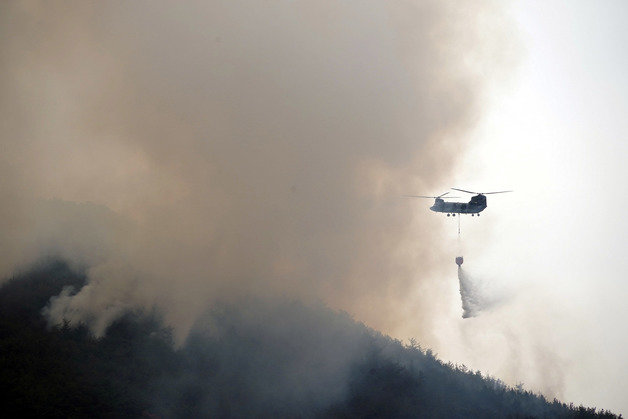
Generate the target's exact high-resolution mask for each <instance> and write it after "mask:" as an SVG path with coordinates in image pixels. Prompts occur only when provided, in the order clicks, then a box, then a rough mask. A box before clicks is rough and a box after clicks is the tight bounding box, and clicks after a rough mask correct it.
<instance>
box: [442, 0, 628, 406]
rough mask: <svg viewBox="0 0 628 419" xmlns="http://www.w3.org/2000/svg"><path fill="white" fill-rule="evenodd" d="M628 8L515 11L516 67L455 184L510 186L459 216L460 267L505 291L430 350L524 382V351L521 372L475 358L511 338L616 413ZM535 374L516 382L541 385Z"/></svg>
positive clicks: (627, 245)
mask: <svg viewBox="0 0 628 419" xmlns="http://www.w3.org/2000/svg"><path fill="white" fill-rule="evenodd" d="M627 12H628V6H627V5H626V4H625V3H624V2H620V1H608V2H588V1H579V2H569V3H565V2H551V1H550V2H547V1H539V2H534V1H531V2H529V1H525V2H523V1H522V2H513V3H512V4H511V6H510V8H509V12H508V13H509V15H510V16H511V17H512V18H513V19H514V20H515V22H516V26H517V29H518V35H519V39H520V42H521V45H522V53H521V54H520V59H521V61H520V62H519V67H518V68H517V70H516V71H515V72H513V73H512V78H511V79H509V80H507V81H506V82H505V83H502V84H501V85H500V86H499V87H497V88H495V89H493V91H492V92H491V94H490V98H488V99H487V101H486V105H487V109H488V111H487V113H486V114H485V115H484V116H483V117H482V118H481V121H480V122H479V124H478V126H477V127H476V129H475V130H474V131H473V133H472V134H471V135H472V136H473V137H474V140H473V141H472V144H473V146H472V148H471V150H469V151H468V153H466V155H465V162H464V164H462V165H461V166H460V168H459V169H458V170H457V173H456V175H455V177H454V183H453V184H452V185H451V186H453V187H458V188H464V189H471V190H479V191H493V190H504V189H513V190H515V192H514V193H512V194H504V195H494V196H489V199H488V208H487V210H486V211H485V212H484V213H483V216H482V217H481V218H480V219H469V217H466V218H463V220H462V238H461V241H462V243H463V248H464V252H463V253H464V256H465V265H464V266H465V267H466V268H467V269H468V270H469V271H471V272H473V273H475V275H476V276H478V277H480V278H484V277H485V278H486V280H487V281H488V282H489V283H490V284H491V285H490V286H491V287H494V288H500V287H501V288H503V287H506V288H509V291H508V292H509V293H510V292H512V293H514V296H513V297H512V298H511V299H510V300H508V301H507V302H505V303H504V304H503V305H502V306H501V307H499V308H497V309H495V310H494V314H491V315H489V316H487V317H486V318H481V317H479V318H477V319H473V321H475V322H476V323H478V324H474V325H471V324H468V323H464V322H463V323H461V324H459V325H457V326H452V325H451V324H449V323H448V322H446V321H444V320H443V322H442V324H441V327H443V328H448V329H449V330H456V327H459V329H457V330H456V331H455V332H451V335H450V337H449V339H451V340H450V341H449V342H446V339H445V340H444V341H443V342H441V343H439V344H438V346H439V347H441V348H442V350H441V353H442V354H443V356H444V357H445V358H450V359H452V360H453V359H458V360H461V359H467V360H468V364H467V365H469V364H471V365H472V366H473V367H476V368H480V369H482V370H485V369H489V370H492V371H500V373H498V374H497V375H498V376H506V377H511V380H512V379H514V380H521V379H522V377H523V376H525V375H526V373H524V372H523V370H525V368H526V367H527V366H529V364H527V363H529V362H531V361H530V359H526V356H523V357H522V359H521V360H520V365H519V368H521V370H519V371H515V370H511V371H507V370H508V369H509V368H515V367H513V365H512V364H510V365H509V364H508V363H506V362H503V360H501V359H500V360H497V361H490V360H489V359H490V358H489V357H482V356H478V354H480V353H484V352H483V351H482V350H479V349H478V347H481V346H484V347H485V348H484V349H485V350H486V351H488V350H495V349H498V353H499V352H502V351H505V348H506V347H508V346H510V345H512V344H513V342H515V343H514V344H515V345H520V346H528V347H529V348H532V347H535V346H536V347H538V348H542V349H540V350H539V352H538V353H537V355H534V356H537V357H539V356H541V357H547V358H548V359H553V361H552V362H551V364H552V365H560V366H561V367H560V371H553V370H552V368H549V369H548V372H547V375H548V376H552V375H554V378H555V381H556V383H554V385H555V386H556V388H558V389H560V391H559V394H560V395H561V397H562V398H564V399H566V400H570V401H574V402H577V403H585V404H589V405H596V406H604V407H605V408H610V409H612V410H614V411H615V412H619V413H623V414H626V412H628V404H627V403H628V393H626V390H625V388H626V381H627V380H628V359H627V357H626V354H625V349H624V348H625V347H626V346H627V344H628V327H627V326H626V323H625V319H626V317H627V316H628V308H627V306H626V304H625V299H626V296H627V295H628V284H627V283H626V281H625V280H624V278H625V277H626V273H627V272H628V269H627V268H628V265H627V263H626V260H627V259H626V257H625V256H624V255H623V252H624V251H625V250H626V249H628V222H627V221H626V217H625V216H624V214H623V212H622V211H621V208H623V207H624V206H625V205H626V203H628V195H627V194H626V188H625V186H624V185H623V182H624V180H625V179H627V178H628V169H627V168H626V164H625V163H626V162H625V156H626V147H627V146H626V141H625V136H626V132H627V128H628V123H627V122H626V118H625V111H626V109H628V83H626V76H625V75H626V74H628V54H626V51H627V50H628V49H627V47H628V28H626V26H625V24H624V21H623V17H625V16H626V13H627ZM444 191H445V189H443V192H444ZM430 192H434V193H437V192H440V191H430ZM444 222H447V223H448V224H451V225H450V226H449V229H450V232H449V234H450V237H449V238H450V240H452V236H453V235H455V233H456V231H455V225H454V224H455V222H454V221H453V220H445V221H444ZM452 265H453V264H452ZM516 311H518V312H519V314H518V315H514V312H516ZM496 317H499V322H498V321H497V319H496ZM479 323H481V325H480V324H479ZM457 334H458V335H457ZM470 334H472V335H473V336H472V337H471V338H470V339H471V340H470V341H467V342H470V343H471V345H472V346H474V348H468V349H467V348H465V349H461V348H460V347H456V346H455V345H454V348H453V349H451V346H450V344H451V342H452V341H457V340H458V339H459V341H460V342H462V341H464V339H469V335H470ZM465 351H467V355H464V354H463V353H464V352H465ZM525 352H526V351H525V350H524V351H522V353H525ZM502 353H503V352H502ZM528 353H530V354H531V353H533V351H529V352H528ZM530 356H532V355H530ZM496 358H501V357H500V355H497V356H496ZM499 365H508V366H507V367H506V369H500V367H499ZM515 376H518V378H514V377H515ZM538 378H539V379H538V380H536V379H535V378H533V377H529V378H528V379H522V381H523V382H527V383H529V382H531V381H536V383H537V385H539V386H541V387H543V385H544V384H543V383H542V380H541V379H540V377H538ZM560 383H562V384H560Z"/></svg>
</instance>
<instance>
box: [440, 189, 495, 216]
mask: <svg viewBox="0 0 628 419" xmlns="http://www.w3.org/2000/svg"><path fill="white" fill-rule="evenodd" d="M485 208H486V196H484V195H482V194H479V195H475V196H473V197H472V198H471V200H470V201H469V202H445V200H443V199H441V198H436V200H435V201H434V205H432V206H431V207H430V209H431V210H432V211H434V212H444V213H447V214H479V213H480V212H482V211H484V209H485Z"/></svg>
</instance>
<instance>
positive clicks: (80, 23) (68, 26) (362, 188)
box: [0, 0, 508, 341]
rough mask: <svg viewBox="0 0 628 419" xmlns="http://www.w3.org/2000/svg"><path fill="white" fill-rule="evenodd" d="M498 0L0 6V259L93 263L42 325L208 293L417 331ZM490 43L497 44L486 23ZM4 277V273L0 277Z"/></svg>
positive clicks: (500, 36) (496, 51)
mask: <svg viewBox="0 0 628 419" xmlns="http://www.w3.org/2000/svg"><path fill="white" fill-rule="evenodd" d="M502 17H503V14H502V12H501V10H500V9H499V6H498V5H496V4H493V3H491V2H479V3H478V2H474V3H473V4H460V3H454V2H451V3H450V2H442V1H427V2H424V1H420V2H419V1H416V2H415V1H379V0H366V1H360V2H353V1H343V2H338V1H331V0H322V1H316V2H301V1H288V0H271V1H265V2H245V1H239V0H236V1H229V2H224V1H218V0H216V1H209V2H208V1H190V2H185V3H177V4H172V3H171V2H165V1H150V2H148V1H136V2H131V3H129V2H118V1H111V2H82V1H69V2H67V1H66V2H49V1H24V2H3V3H2V5H1V6H0V32H1V33H0V68H1V74H2V75H3V76H2V77H1V78H0V119H1V123H0V130H1V134H2V145H3V152H2V153H1V155H0V179H1V181H0V194H1V196H2V198H3V199H2V201H3V205H2V208H1V209H0V223H1V225H0V227H1V228H2V231H3V233H4V234H3V237H2V239H0V249H2V252H0V254H1V255H2V256H1V260H0V270H1V271H2V272H1V273H2V274H4V275H6V274H9V273H10V272H12V271H13V270H14V269H16V267H20V266H25V265H28V264H29V263H32V262H33V261H35V260H37V259H38V258H40V257H42V255H61V256H63V257H64V258H66V259H69V260H71V261H72V262H74V263H77V264H80V265H81V266H84V267H85V268H86V269H87V274H88V278H89V283H88V285H87V286H85V287H84V288H82V289H81V290H74V291H70V290H66V291H65V292H64V293H62V294H61V295H59V296H58V297H57V298H56V299H53V300H51V302H50V306H49V308H48V309H47V314H48V316H49V318H50V321H51V322H60V321H61V320H62V319H63V318H66V319H68V320H70V321H71V322H72V323H77V322H80V321H86V322H88V323H89V324H90V325H92V327H93V330H94V332H95V333H96V334H101V333H104V330H105V329H106V326H107V324H109V322H110V321H111V320H113V319H114V318H115V317H116V316H118V315H119V313H121V312H123V311H124V310H126V309H127V308H128V307H132V306H137V305H140V306H144V307H152V306H158V307H160V308H162V309H164V310H165V311H166V316H167V317H166V319H167V321H168V322H169V323H170V324H171V325H173V326H174V327H175V331H176V333H177V338H178V340H179V341H181V340H182V339H183V338H184V337H185V336H186V334H187V332H188V330H189V329H190V327H191V326H192V324H193V323H194V321H195V319H196V318H197V317H198V316H199V315H200V314H201V313H202V312H204V310H205V309H206V307H207V304H208V302H211V301H212V300H215V299H218V298H220V299H223V300H229V299H235V298H238V297H239V296H242V295H261V296H267V295H285V296H289V297H291V298H293V297H294V298H299V299H306V300H317V299H320V300H324V301H325V302H326V303H327V304H329V305H330V306H331V307H335V308H342V309H345V310H347V311H349V312H350V313H352V314H353V315H355V316H356V317H357V318H359V319H361V320H363V321H365V322H366V323H367V324H369V325H371V326H373V327H377V328H380V329H383V330H388V331H394V330H395V329H396V328H398V327H399V326H400V324H402V323H403V322H405V319H407V317H408V315H412V316H413V317H414V318H419V319H421V320H420V321H421V322H422V323H423V324H424V325H425V329H426V330H427V329H429V324H430V319H431V314H430V313H431V309H432V308H433V307H434V305H438V304H440V303H441V301H439V300H438V298H439V297H438V295H439V293H438V291H439V287H441V285H439V284H438V282H437V281H436V280H434V278H435V277H438V275H439V274H440V273H441V272H442V271H443V269H444V268H443V266H444V265H445V263H444V260H445V259H446V258H447V257H448V256H447V255H446V254H444V253H443V252H442V251H441V250H440V246H434V245H433V244H434V243H438V242H439V238H440V233H441V230H440V223H439V221H438V220H437V219H436V218H434V217H428V216H426V214H425V213H424V212H422V211H417V206H416V205H413V204H409V203H408V202H407V201H404V200H402V199H399V196H400V195H402V194H405V193H410V192H412V193H415V192H416V193H418V192H422V193H435V192H438V189H440V188H442V185H444V184H447V181H448V179H449V178H450V176H451V175H452V169H453V168H455V167H456V162H457V159H458V157H459V156H460V155H461V152H463V151H464V150H465V146H466V143H465V141H466V139H465V138H466V133H467V132H468V130H469V129H470V127H472V126H473V124H474V122H475V121H476V120H477V118H478V116H479V114H480V110H481V100H482V92H484V91H485V88H486V80H485V76H486V75H495V76H497V75H498V73H500V71H501V70H500V68H502V66H503V64H504V62H503V61H501V60H502V58H503V56H505V54H502V52H501V51H503V50H504V48H503V45H502V44H500V43H501V42H503V41H504V40H506V39H508V36H507V35H508V29H507V28H505V27H504V24H503V20H502ZM489 35H490V36H489ZM4 275H3V276H4Z"/></svg>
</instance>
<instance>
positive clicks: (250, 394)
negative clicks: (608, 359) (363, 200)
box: [0, 262, 615, 418]
mask: <svg viewBox="0 0 628 419" xmlns="http://www.w3.org/2000/svg"><path fill="white" fill-rule="evenodd" d="M84 282H85V277H84V275H82V274H80V273H76V272H73V271H72V270H70V269H69V268H68V266H67V265H66V264H64V263H62V262H51V263H46V264H42V265H40V266H38V267H37V268H34V269H33V270H31V271H30V272H26V273H23V274H21V275H18V276H16V277H14V278H12V279H11V280H9V281H8V282H6V283H5V284H4V286H3V287H2V288H0V353H1V354H2V355H1V356H0V390H1V394H2V398H3V406H4V411H5V412H7V413H8V414H9V416H11V417H17V416H24V415H27V414H28V415H32V416H45V417H69V416H73V417H142V416H149V417H150V416H152V415H154V416H156V417H210V416H211V417H345V418H353V417H355V418H361V417H448V418H451V417H460V418H462V417H465V418H469V417H615V415H613V414H611V413H610V412H606V411H601V412H598V411H597V410H596V409H595V408H585V407H574V406H568V405H565V404H563V403H560V402H558V401H553V402H548V401H546V400H545V399H544V398H543V397H541V396H538V395H535V394H532V393H530V392H526V391H522V390H518V389H513V388H510V387H507V386H505V385H504V384H503V383H501V382H500V381H499V380H495V379H493V378H490V377H484V376H482V375H481V374H480V373H479V372H472V371H468V370H467V368H466V367H464V366H454V365H451V364H444V363H443V362H441V361H439V360H438V359H437V358H436V357H435V356H434V355H433V354H432V353H431V352H430V351H429V350H428V351H424V350H422V349H421V348H420V347H419V346H418V345H416V344H413V345H410V346H407V345H403V344H402V343H400V342H399V341H395V340H393V339H391V338H389V337H386V336H383V335H381V334H380V333H378V332H376V331H374V330H372V329H369V328H367V327H366V326H364V325H362V324H360V323H357V322H355V321H354V320H353V319H351V318H350V316H348V315H347V314H345V313H338V312H335V311H332V310H330V309H328V308H326V307H324V306H322V305H314V306H307V305H304V304H301V303H298V302H293V301H286V300H280V301H260V300H257V299H249V300H243V301H240V302H238V303H237V304H235V303H230V304H225V303H223V304H214V305H212V306H211V307H210V308H209V309H208V310H207V312H206V314H205V315H204V316H203V317H202V318H201V319H199V320H198V322H197V324H196V326H195V327H194V328H193V330H192V332H191V333H190V336H189V337H188V339H187V341H186V342H185V343H184V344H183V345H182V346H181V347H180V348H175V347H174V345H173V343H172V338H171V334H170V331H169V330H168V329H167V328H166V327H165V326H164V325H163V323H162V322H161V321H160V319H159V315H158V313H157V312H152V313H146V312H139V311H138V312H131V313H128V314H127V315H126V316H125V317H123V318H122V319H120V320H118V321H117V322H115V323H114V324H113V325H112V326H111V327H110V328H109V329H108V331H107V335H106V336H105V337H104V338H102V339H98V340H97V339H94V338H93V337H91V336H90V334H89V332H88V330H87V329H86V328H85V327H79V328H75V329H72V328H70V327H68V325H67V324H66V325H64V326H62V327H56V328H49V327H47V325H46V322H45V319H44V318H43V316H42V314H41V311H42V309H43V308H44V307H45V306H46V304H47V302H48V300H49V299H50V297H52V296H54V295H57V294H59V292H60V291H61V290H62V289H63V288H64V287H66V286H72V287H74V288H75V289H79V288H80V287H81V286H82V285H83V284H84Z"/></svg>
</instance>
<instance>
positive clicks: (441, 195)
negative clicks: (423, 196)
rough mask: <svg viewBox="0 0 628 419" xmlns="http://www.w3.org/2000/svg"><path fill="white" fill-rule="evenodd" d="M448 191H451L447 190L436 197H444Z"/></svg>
mask: <svg viewBox="0 0 628 419" xmlns="http://www.w3.org/2000/svg"><path fill="white" fill-rule="evenodd" d="M448 193H449V191H447V192H445V193H443V194H440V195H438V196H437V197H436V198H440V197H443V196H445V195H447V194H448Z"/></svg>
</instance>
